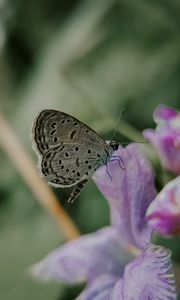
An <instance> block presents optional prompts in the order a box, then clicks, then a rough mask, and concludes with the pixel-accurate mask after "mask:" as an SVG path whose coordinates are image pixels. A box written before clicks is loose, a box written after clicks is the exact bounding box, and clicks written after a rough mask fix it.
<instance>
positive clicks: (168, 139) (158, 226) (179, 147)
mask: <svg viewBox="0 0 180 300" xmlns="http://www.w3.org/2000/svg"><path fill="white" fill-rule="evenodd" d="M154 120H155V122H156V123H157V127H156V129H155V130H152V129H147V130H145V131H144V136H145V137H146V138H147V139H149V140H150V141H151V142H152V144H153V145H154V146H155V148H156V150H157V152H158V153H159V155H160V159H161V161H162V164H163V166H164V167H165V168H167V169H168V170H170V171H171V172H173V173H175V174H178V175H180V113H178V112H177V111H175V110H174V109H173V108H170V107H167V106H164V105H160V106H159V107H157V109H156V110H155V112H154ZM147 220H148V222H149V225H150V226H152V228H154V229H155V230H156V231H157V232H159V233H160V234H162V235H179V234H180V176H178V177H177V178H175V179H174V180H172V181H170V182H168V184H167V185H166V186H165V187H164V188H163V190H162V191H161V192H160V193H159V194H158V195H157V197H156V198H155V199H154V201H153V202H152V204H151V205H150V207H149V208H148V210H147Z"/></svg>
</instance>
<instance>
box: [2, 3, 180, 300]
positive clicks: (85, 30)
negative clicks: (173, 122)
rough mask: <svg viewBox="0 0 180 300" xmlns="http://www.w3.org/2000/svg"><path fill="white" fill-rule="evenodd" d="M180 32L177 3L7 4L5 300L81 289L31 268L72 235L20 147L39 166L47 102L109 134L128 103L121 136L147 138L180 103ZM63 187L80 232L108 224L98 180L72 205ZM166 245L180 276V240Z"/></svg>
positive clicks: (64, 296) (54, 296)
mask: <svg viewBox="0 0 180 300" xmlns="http://www.w3.org/2000/svg"><path fill="white" fill-rule="evenodd" d="M179 32H180V2H179V1H178V0H156V1H154V0H151V1H148V0H139V1H134V0H31V1H25V0H0V298H1V299H2V300H11V299H13V300H17V299H18V300H24V299H26V300H30V299H38V300H42V299H43V300H71V299H74V298H75V297H76V295H77V294H78V292H79V291H80V290H81V287H74V286H73V287H67V286H65V285H62V284H57V283H44V284H43V283H40V282H37V281H36V280H34V279H32V278H31V277H30V276H28V274H27V271H26V270H27V268H28V267H29V266H31V265H32V264H33V263H35V262H36V261H38V260H40V259H41V258H43V257H44V256H45V254H47V253H48V252H49V251H50V250H53V249H54V248H55V247H57V246H58V245H60V244H62V243H63V242H65V240H66V236H65V235H64V233H63V232H62V231H61V229H60V227H59V226H57V222H56V221H55V220H54V219H53V217H51V216H50V214H48V212H47V211H45V210H44V208H43V207H42V206H41V205H40V203H39V202H38V197H37V195H35V194H34V192H33V190H32V188H30V186H29V184H28V180H29V179H28V178H26V175H25V174H26V172H27V173H28V172H29V169H28V168H29V167H28V165H26V164H24V160H23V158H22V161H21V160H20V161H19V159H18V160H17V161H16V156H17V157H18V155H19V153H20V152H19V151H18V149H19V148H17V147H15V145H16V143H17V145H18V144H19V143H20V144H21V147H23V148H20V149H21V150H22V149H23V151H26V155H28V157H29V159H30V161H31V163H32V165H33V166H36V155H35V154H34V152H33V150H32V147H31V140H30V128H31V125H32V122H33V119H34V117H35V115H36V114H37V112H38V111H39V110H40V109H44V108H55V109H58V110H61V111H64V112H67V113H70V114H72V115H73V116H75V117H77V118H79V119H80V120H82V121H84V122H85V123H87V124H88V125H89V126H91V127H92V128H93V129H94V130H96V131H97V132H98V133H100V134H101V135H102V136H103V137H104V138H107V139H111V137H112V135H113V131H114V128H115V126H116V123H117V120H118V117H119V114H120V112H121V111H122V109H125V113H124V115H123V117H122V121H121V122H120V123H119V136H118V137H116V138H118V140H119V141H127V140H131V139H132V140H142V137H141V131H142V130H143V129H145V128H148V127H154V123H153V119H152V112H153V110H154V109H155V107H156V106H157V105H158V104H160V103H164V104H167V105H170V106H173V107H175V108H176V109H180V34H179ZM12 133H13V134H15V136H12V135H11V134H12ZM3 134H4V135H3ZM13 138H14V140H13ZM13 145H14V146H13ZM17 145H16V146H17ZM13 154H14V155H13ZM155 167H156V171H157V186H158V188H161V187H162V186H161V185H162V182H161V179H162V178H161V171H160V170H158V166H155ZM21 170H23V172H22V173H21ZM20 173H21V174H20ZM54 192H55V193H56V196H57V199H58V200H59V201H60V203H61V205H62V206H63V207H64V209H65V210H66V212H67V213H68V215H69V216H70V217H71V218H72V219H73V220H74V222H75V224H76V225H77V227H78V228H79V230H80V231H81V233H83V234H84V233H89V232H92V231H94V230H96V229H98V228H100V227H102V226H104V225H106V224H109V209H108V205H107V203H106V201H105V199H103V197H102V196H101V194H100V192H99V191H98V190H97V188H96V187H95V185H94V184H93V182H90V183H89V185H88V186H87V188H86V189H85V190H84V191H83V193H82V194H81V195H80V197H79V198H78V199H77V200H76V202H75V203H74V204H73V205H71V204H68V203H67V202H66V199H67V195H68V191H64V190H63V191H62V190H60V189H56V190H55V191H54ZM157 241H158V243H161V244H163V245H166V246H168V247H169V248H171V250H172V251H173V259H174V262H175V266H176V268H177V272H178V274H179V265H178V264H179V263H180V255H179V251H180V248H179V246H178V245H179V240H178V239H177V238H173V239H162V238H160V237H157Z"/></svg>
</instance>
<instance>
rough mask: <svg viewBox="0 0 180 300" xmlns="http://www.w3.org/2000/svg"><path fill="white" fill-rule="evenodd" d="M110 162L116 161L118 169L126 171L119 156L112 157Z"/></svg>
mask: <svg viewBox="0 0 180 300" xmlns="http://www.w3.org/2000/svg"><path fill="white" fill-rule="evenodd" d="M110 160H111V161H113V160H117V161H118V164H119V167H120V168H121V169H123V170H126V168H125V165H124V161H123V159H122V157H121V156H112V157H111V159H110Z"/></svg>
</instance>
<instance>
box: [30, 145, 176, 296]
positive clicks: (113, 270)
mask: <svg viewBox="0 0 180 300" xmlns="http://www.w3.org/2000/svg"><path fill="white" fill-rule="evenodd" d="M113 155H114V156H116V157H117V156H120V157H121V159H123V161H124V164H125V170H122V169H121V168H120V167H119V164H118V161H117V160H114V159H113V160H112V161H109V162H108V165H107V166H102V167H100V168H99V169H98V170H97V171H96V173H95V175H94V178H93V179H94V181H95V183H96V184H97V186H98V188H99V189H100V190H101V192H102V193H103V195H104V196H105V197H106V199H107V200H108V202H109V205H110V212H111V225H110V226H108V227H106V228H103V229H101V230H99V231H97V232H95V233H92V234H88V235H84V236H82V237H80V238H79V239H77V240H75V241H71V242H69V243H67V244H65V245H63V246H62V247H60V248H59V249H57V250H55V251H53V252H52V253H50V254H49V255H48V256H47V257H45V258H44V259H43V260H42V261H41V262H39V263H37V264H36V265H35V266H33V267H32V269H31V271H32V273H33V274H34V275H35V276H37V277H38V278H41V279H52V280H56V281H61V282H65V283H69V284H71V283H79V282H86V283H87V285H86V287H85V289H84V291H83V292H82V293H81V294H80V296H79V297H78V298H77V300H149V299H151V300H157V299H159V300H175V299H176V297H177V295H176V288H175V282H174V276H173V271H172V267H171V259H170V256H171V254H170V251H169V250H167V249H165V248H163V247H161V246H157V245H153V244H152V243H151V236H152V228H151V227H150V226H148V222H147V217H146V213H147V211H148V209H149V207H150V205H151V204H152V203H153V200H154V198H155V197H156V190H155V186H154V172H153V170H152V168H151V167H150V165H149V163H148V162H147V160H146V159H145V158H144V157H143V154H142V153H141V151H140V147H139V146H137V145H129V146H128V147H126V148H124V149H123V148H122V147H119V149H118V150H117V151H115V152H114V153H113ZM107 167H108V173H107V169H106V168H107ZM108 174H111V178H110V176H109V175H108ZM149 222H150V221H149Z"/></svg>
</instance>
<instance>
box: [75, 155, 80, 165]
mask: <svg viewBox="0 0 180 300" xmlns="http://www.w3.org/2000/svg"><path fill="white" fill-rule="evenodd" d="M75 163H76V166H77V167H79V157H77V158H76V161H75Z"/></svg>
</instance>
